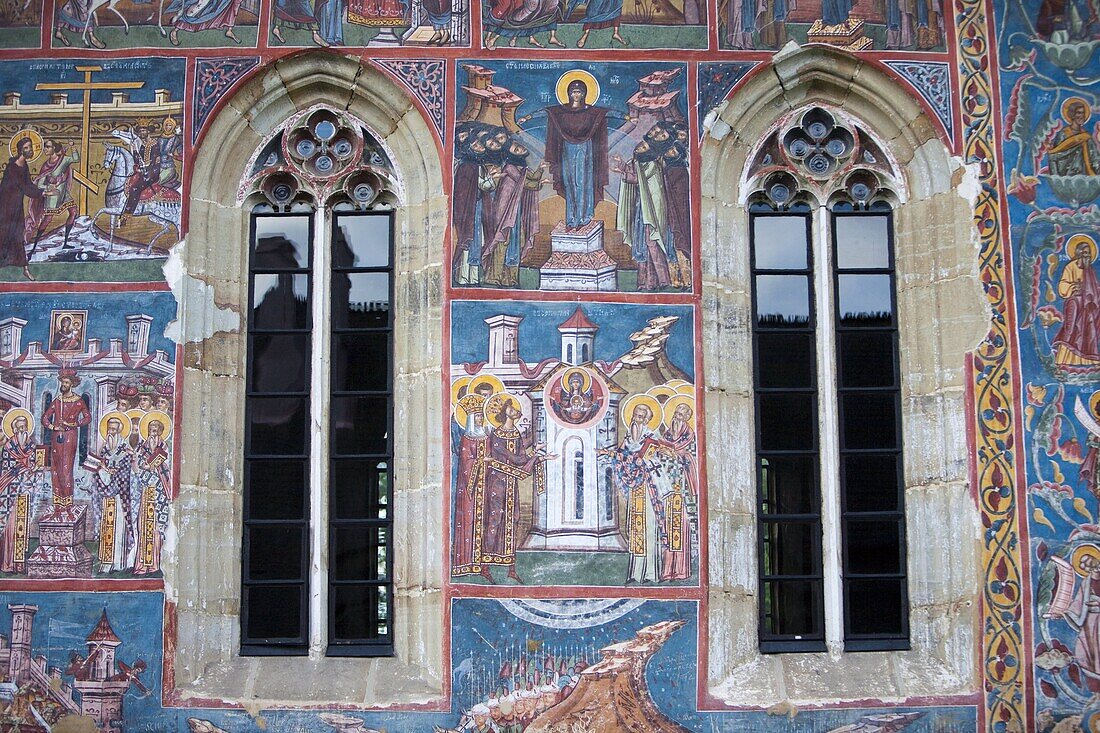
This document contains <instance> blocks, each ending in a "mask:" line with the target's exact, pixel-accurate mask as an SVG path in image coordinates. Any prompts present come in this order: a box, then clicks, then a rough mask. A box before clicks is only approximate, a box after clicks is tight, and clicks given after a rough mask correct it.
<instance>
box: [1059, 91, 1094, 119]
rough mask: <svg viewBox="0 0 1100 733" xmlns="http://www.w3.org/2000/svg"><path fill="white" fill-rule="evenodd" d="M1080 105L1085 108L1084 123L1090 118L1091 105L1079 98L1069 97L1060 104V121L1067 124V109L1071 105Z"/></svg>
mask: <svg viewBox="0 0 1100 733" xmlns="http://www.w3.org/2000/svg"><path fill="white" fill-rule="evenodd" d="M1075 104H1080V105H1082V106H1084V108H1085V121H1088V119H1089V118H1090V117H1092V105H1090V104H1089V103H1088V102H1086V101H1085V100H1083V99H1081V98H1080V97H1070V98H1069V99H1067V100H1066V101H1064V102H1062V119H1063V120H1065V121H1066V122H1069V108H1070V107H1071V106H1072V105H1075Z"/></svg>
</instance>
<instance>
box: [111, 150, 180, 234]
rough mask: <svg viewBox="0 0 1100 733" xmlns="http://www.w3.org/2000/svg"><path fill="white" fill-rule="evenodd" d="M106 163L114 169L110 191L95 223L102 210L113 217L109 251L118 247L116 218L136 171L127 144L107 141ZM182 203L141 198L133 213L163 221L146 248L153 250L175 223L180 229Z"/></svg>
mask: <svg viewBox="0 0 1100 733" xmlns="http://www.w3.org/2000/svg"><path fill="white" fill-rule="evenodd" d="M103 167H104V168H106V169H107V170H109V171H110V172H111V177H110V179H109V180H108V181H107V193H106V198H105V200H104V202H103V203H104V206H103V208H102V209H100V210H99V211H97V212H96V213H95V216H93V217H92V222H93V223H95V221H96V219H98V218H99V216H100V214H108V215H109V216H110V219H111V227H110V233H109V235H108V241H109V242H110V247H109V249H108V250H107V251H108V253H112V252H114V248H115V225H116V222H117V219H118V218H119V217H121V216H122V215H123V214H124V213H125V208H126V192H127V190H128V189H129V182H130V179H131V178H132V177H133V176H134V175H135V174H136V168H135V166H134V154H133V153H132V152H130V149H129V148H127V147H126V146H124V145H110V144H108V145H107V153H106V155H105V156H104V158H103ZM182 208H183V205H182V202H181V201H158V200H157V199H155V198H153V199H149V200H147V201H138V202H137V205H136V206H135V207H134V211H133V212H132V213H131V214H130V216H147V217H149V220H150V221H153V222H156V223H157V224H160V226H161V230H160V231H159V232H157V233H156V234H155V235H154V236H153V238H152V239H150V240H149V246H148V247H146V249H145V252H146V254H148V253H149V252H152V251H153V244H154V243H155V242H156V241H157V240H158V239H160V238H161V237H162V236H164V235H165V234H168V233H169V232H171V230H172V227H175V228H176V231H177V232H178V231H179V230H180V211H181V210H182Z"/></svg>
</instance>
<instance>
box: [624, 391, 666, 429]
mask: <svg viewBox="0 0 1100 733" xmlns="http://www.w3.org/2000/svg"><path fill="white" fill-rule="evenodd" d="M638 405H645V406H646V407H648V408H649V410H650V416H649V422H648V423H646V425H647V426H649V429H650V430H656V429H657V426H658V425H660V424H661V419H662V417H663V415H662V414H661V403H660V402H658V401H657V398H656V397H654V396H653V395H651V394H636V395H631V396H630V397H627V398H626V401H625V402H623V407H622V411H621V412H620V413H619V415H620V416H621V417H622V420H623V425H625V426H626V427H627V429H628V430H629V429H630V418H631V416H632V415H633V414H634V408H635V407H637V406H638Z"/></svg>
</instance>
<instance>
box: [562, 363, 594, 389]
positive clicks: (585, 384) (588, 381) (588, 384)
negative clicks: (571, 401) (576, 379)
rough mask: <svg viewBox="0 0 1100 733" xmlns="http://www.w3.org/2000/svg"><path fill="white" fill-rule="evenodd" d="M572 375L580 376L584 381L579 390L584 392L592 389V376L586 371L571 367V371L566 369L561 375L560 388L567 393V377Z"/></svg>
mask: <svg viewBox="0 0 1100 733" xmlns="http://www.w3.org/2000/svg"><path fill="white" fill-rule="evenodd" d="M572 374H580V375H581V378H582V379H584V381H583V382H581V389H583V390H584V391H585V392H587V391H588V390H589V389H591V388H592V375H591V374H589V373H588V370H587V369H582V368H580V367H573V368H572V369H566V370H565V371H564V372H562V375H561V386H562V388H563V389H565V390H566V391H567V392H568V391H569V377H570V375H572Z"/></svg>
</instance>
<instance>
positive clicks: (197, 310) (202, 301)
mask: <svg viewBox="0 0 1100 733" xmlns="http://www.w3.org/2000/svg"><path fill="white" fill-rule="evenodd" d="M186 246H187V240H186V239H183V240H180V242H179V244H177V245H176V246H175V247H173V248H172V249H171V251H170V252H169V253H168V260H167V261H166V262H165V263H164V268H163V270H164V279H165V280H167V281H168V287H170V288H171V289H172V295H173V296H174V297H175V299H176V305H177V306H178V310H177V313H178V314H179V315H177V317H176V319H175V320H173V321H171V322H170V323H169V324H168V325H167V326H166V327H165V328H164V335H165V337H166V338H169V339H171V340H172V341H174V342H175V343H177V344H182V343H189V342H192V341H203V340H205V339H208V338H210V337H211V336H213V335H214V334H215V333H218V332H219V331H228V332H230V333H235V332H237V331H239V330H240V328H241V315H240V313H237V312H236V311H234V310H233V309H232V308H227V307H223V306H219V305H218V304H217V303H215V302H214V288H213V286H211V285H208V284H207V283H204V282H203V281H202V280H199V279H198V278H195V277H192V276H191V275H189V274H188V273H187V267H186V266H185V265H184V262H183V250H184V248H185V247H186ZM184 324H186V333H185V332H184V327H185V326H184Z"/></svg>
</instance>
